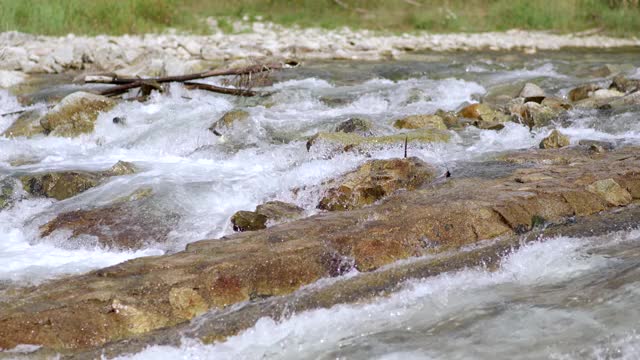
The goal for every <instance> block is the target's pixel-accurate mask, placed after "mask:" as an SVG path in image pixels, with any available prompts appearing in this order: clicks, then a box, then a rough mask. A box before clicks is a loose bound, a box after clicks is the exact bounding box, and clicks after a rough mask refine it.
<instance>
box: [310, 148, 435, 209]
mask: <svg viewBox="0 0 640 360" xmlns="http://www.w3.org/2000/svg"><path fill="white" fill-rule="evenodd" d="M435 173H436V171H435V169H434V168H432V167H431V166H429V165H427V164H426V163H425V162H423V161H422V160H420V159H418V158H413V157H412V158H408V159H390V160H371V161H367V162H366V163H364V164H363V165H362V166H360V167H359V168H358V169H356V170H354V171H352V172H350V173H347V174H346V175H344V176H343V177H341V178H339V179H337V180H332V181H330V182H329V183H328V184H327V185H328V186H329V187H330V188H329V190H327V194H326V195H325V196H324V197H323V198H322V199H321V200H320V204H319V205H318V208H320V209H324V210H331V211H335V210H349V209H355V208H359V207H363V206H365V205H370V204H373V203H374V202H376V201H378V200H380V199H382V198H383V197H385V196H387V195H389V194H392V193H393V192H394V191H397V190H399V189H407V190H413V189H415V188H417V187H418V186H420V185H423V184H425V183H427V182H429V181H431V180H433V179H434V177H435Z"/></svg>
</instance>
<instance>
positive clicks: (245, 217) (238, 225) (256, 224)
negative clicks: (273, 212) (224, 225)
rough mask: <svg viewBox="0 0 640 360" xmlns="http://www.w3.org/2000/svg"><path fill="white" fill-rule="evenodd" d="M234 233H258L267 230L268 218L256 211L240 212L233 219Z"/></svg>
mask: <svg viewBox="0 0 640 360" xmlns="http://www.w3.org/2000/svg"><path fill="white" fill-rule="evenodd" d="M231 223H232V224H233V230H234V231H256V230H262V229H266V228H267V217H266V216H264V215H262V214H258V213H257V212H255V211H244V210H241V211H238V212H236V213H235V214H233V216H232V217H231Z"/></svg>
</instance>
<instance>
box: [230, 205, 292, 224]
mask: <svg viewBox="0 0 640 360" xmlns="http://www.w3.org/2000/svg"><path fill="white" fill-rule="evenodd" d="M303 213H304V209H302V208H300V207H298V206H296V205H293V204H289V203H285V202H282V201H268V202H266V203H264V204H262V205H258V206H257V207H256V210H255V211H238V212H236V213H235V214H233V216H232V217H231V223H232V224H233V230H234V231H255V230H261V229H266V228H267V222H281V221H282V220H286V219H288V220H291V219H295V218H298V217H300V216H302V214H303Z"/></svg>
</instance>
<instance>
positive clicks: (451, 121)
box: [434, 109, 471, 129]
mask: <svg viewBox="0 0 640 360" xmlns="http://www.w3.org/2000/svg"><path fill="white" fill-rule="evenodd" d="M434 115H437V116H439V117H440V118H441V119H442V121H443V122H444V124H445V125H446V126H447V129H463V128H465V127H467V126H469V125H471V122H470V121H468V120H466V119H461V118H459V117H458V116H457V115H456V113H455V112H453V111H444V110H442V109H438V110H436V112H435V114H434Z"/></svg>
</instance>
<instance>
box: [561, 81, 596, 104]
mask: <svg viewBox="0 0 640 360" xmlns="http://www.w3.org/2000/svg"><path fill="white" fill-rule="evenodd" d="M598 89H600V87H599V86H598V85H596V84H588V85H582V86H578V87H577V88H574V89H572V90H571V91H569V94H568V96H569V100H571V101H572V102H576V101H580V100H583V99H587V98H589V97H591V96H592V95H593V92H594V91H596V90H598Z"/></svg>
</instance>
